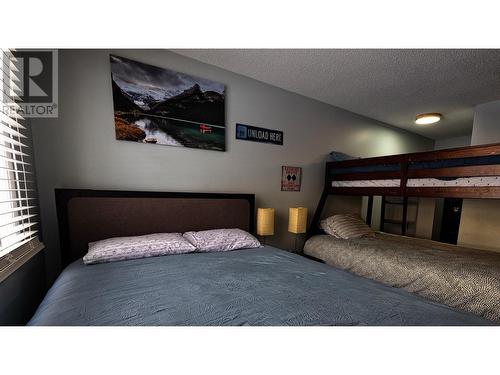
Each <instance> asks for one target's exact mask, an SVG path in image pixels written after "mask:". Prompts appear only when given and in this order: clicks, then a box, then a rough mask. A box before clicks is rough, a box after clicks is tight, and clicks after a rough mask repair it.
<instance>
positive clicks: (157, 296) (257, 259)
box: [29, 246, 490, 326]
mask: <svg viewBox="0 0 500 375" xmlns="http://www.w3.org/2000/svg"><path fill="white" fill-rule="evenodd" d="M29 324H30V325H203V326H204V325H483V324H490V323H489V322H488V321H485V320H483V319H481V318H479V317H477V316H475V315H471V314H468V313H464V312H460V311H456V310H453V309H451V308H449V307H446V306H443V305H440V304H437V303H433V302H431V301H428V300H426V299H424V298H422V297H419V296H417V295H413V294H410V293H408V292H406V291H403V290H398V289H395V288H391V287H388V286H385V285H383V284H380V283H377V282H375V281H372V280H369V279H365V278H362V277H359V276H356V275H353V274H351V273H349V272H346V271H342V270H340V269H337V268H333V267H331V266H328V265H326V264H322V263H318V262H315V261H312V260H309V259H307V258H304V257H302V256H299V255H295V254H291V253H288V252H285V251H282V250H278V249H276V248H273V247H269V246H267V247H264V248H260V249H250V250H239V251H231V252H226V253H205V254H201V253H199V254H197V253H195V254H182V255H170V256H162V257H156V258H146V259H137V260H129V261H122V262H114V263H108V264H98V265H91V266H85V265H84V264H83V262H82V260H78V261H76V262H74V263H72V264H71V265H70V266H68V267H67V268H66V269H65V270H64V271H63V273H62V274H61V275H60V276H59V278H58V279H57V281H56V282H55V284H54V285H53V286H52V288H51V289H50V291H49V292H48V294H47V296H46V297H45V299H44V301H43V302H42V304H41V305H40V307H39V308H38V310H37V312H36V313H35V315H34V316H33V318H32V319H31V321H30V322H29Z"/></svg>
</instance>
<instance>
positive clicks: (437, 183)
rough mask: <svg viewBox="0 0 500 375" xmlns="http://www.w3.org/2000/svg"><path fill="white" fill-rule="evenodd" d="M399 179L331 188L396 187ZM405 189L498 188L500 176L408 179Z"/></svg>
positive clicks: (347, 183)
mask: <svg viewBox="0 0 500 375" xmlns="http://www.w3.org/2000/svg"><path fill="white" fill-rule="evenodd" d="M398 186H400V180H399V179H383V180H353V181H332V187H398ZM406 186H407V187H453V186H461V187H486V186H500V176H488V177H459V178H455V179H453V180H441V179H438V178H410V179H408V181H407V183H406Z"/></svg>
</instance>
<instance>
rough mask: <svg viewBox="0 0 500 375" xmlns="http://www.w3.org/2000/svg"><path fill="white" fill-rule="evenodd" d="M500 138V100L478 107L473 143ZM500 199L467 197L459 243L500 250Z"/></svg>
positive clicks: (493, 140)
mask: <svg viewBox="0 0 500 375" xmlns="http://www.w3.org/2000/svg"><path fill="white" fill-rule="evenodd" d="M496 142H500V100H497V101H494V102H490V103H484V104H480V105H478V106H476V108H475V109H474V125H473V128H472V139H471V146H474V145H482V144H488V143H496ZM499 238H500V200H499V199H495V200H492V199H482V200H474V199H464V202H463V206H462V216H461V221H460V231H459V233H458V243H459V245H463V246H471V247H477V248H480V249H486V250H494V251H500V241H499Z"/></svg>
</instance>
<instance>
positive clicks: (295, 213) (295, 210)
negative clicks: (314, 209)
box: [288, 207, 307, 251]
mask: <svg viewBox="0 0 500 375" xmlns="http://www.w3.org/2000/svg"><path fill="white" fill-rule="evenodd" d="M306 230H307V208H306V207H290V208H289V209H288V231H289V232H290V233H294V234H295V243H294V251H297V234H301V233H306Z"/></svg>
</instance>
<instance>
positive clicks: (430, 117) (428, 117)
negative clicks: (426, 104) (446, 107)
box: [415, 113, 442, 125]
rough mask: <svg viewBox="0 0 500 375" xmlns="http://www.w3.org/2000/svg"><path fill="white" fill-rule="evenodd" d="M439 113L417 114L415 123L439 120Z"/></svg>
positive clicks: (422, 123) (427, 123)
mask: <svg viewBox="0 0 500 375" xmlns="http://www.w3.org/2000/svg"><path fill="white" fill-rule="evenodd" d="M441 117H442V114H441V113H422V114H421V115H417V117H416V119H415V123H416V124H418V125H429V124H434V123H436V122H439V121H440V120H441Z"/></svg>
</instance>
